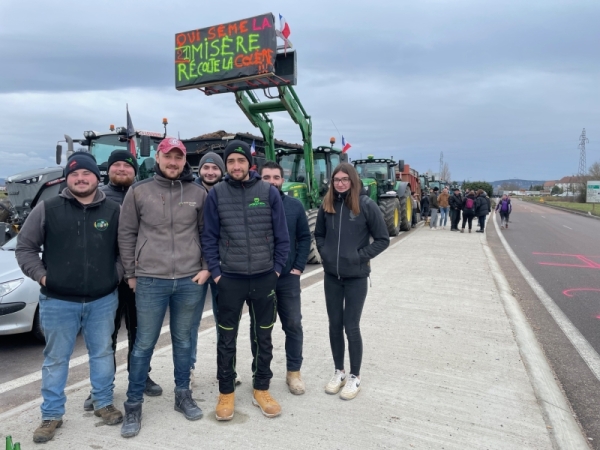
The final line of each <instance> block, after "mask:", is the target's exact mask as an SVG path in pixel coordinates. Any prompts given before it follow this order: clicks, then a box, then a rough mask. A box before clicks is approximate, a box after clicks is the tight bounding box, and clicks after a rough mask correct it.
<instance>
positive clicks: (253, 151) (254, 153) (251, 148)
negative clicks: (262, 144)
mask: <svg viewBox="0 0 600 450" xmlns="http://www.w3.org/2000/svg"><path fill="white" fill-rule="evenodd" d="M250 153H251V154H252V156H254V155H256V144H255V143H254V139H252V145H251V146H250Z"/></svg>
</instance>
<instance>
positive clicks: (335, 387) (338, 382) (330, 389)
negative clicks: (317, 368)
mask: <svg viewBox="0 0 600 450" xmlns="http://www.w3.org/2000/svg"><path fill="white" fill-rule="evenodd" d="M345 384H346V372H342V371H341V370H336V371H335V373H334V374H333V376H332V377H331V380H329V383H327V386H325V392H327V393H328V394H332V395H333V394H337V393H338V392H339V391H340V389H341V387H342V386H344V385H345Z"/></svg>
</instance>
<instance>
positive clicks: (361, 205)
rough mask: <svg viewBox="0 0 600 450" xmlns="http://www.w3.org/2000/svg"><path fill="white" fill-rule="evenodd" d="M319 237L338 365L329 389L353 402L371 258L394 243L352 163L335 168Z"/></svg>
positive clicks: (320, 217) (321, 211)
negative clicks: (347, 367) (346, 357)
mask: <svg viewBox="0 0 600 450" xmlns="http://www.w3.org/2000/svg"><path fill="white" fill-rule="evenodd" d="M371 238H373V242H372V243H370V239H371ZM315 239H316V241H317V249H318V250H319V253H320V254H321V258H322V259H323V270H324V271H325V302H326V305H327V315H328V316H329V343H330V345H331V353H332V354H333V362H334V364H335V373H334V375H333V377H332V378H331V380H330V381H329V383H327V386H325V392H327V393H328V394H337V393H338V392H339V391H340V389H341V388H342V387H343V389H342V392H341V393H340V397H341V398H342V399H344V400H351V399H353V398H354V397H356V395H357V394H358V392H359V391H360V365H361V362H362V353H363V345H362V337H361V335H360V316H361V314H362V309H363V305H364V304H365V299H366V297H367V278H368V276H369V274H370V273H371V265H370V260H371V259H373V258H375V257H376V256H377V255H379V254H380V253H381V252H382V251H384V250H385V249H386V248H387V246H388V245H389V243H390V240H389V235H388V231H387V227H386V225H385V222H384V220H383V215H382V214H381V211H380V210H379V207H378V206H377V205H376V204H375V202H373V200H371V199H370V198H369V197H368V196H367V194H366V192H364V190H363V188H362V183H361V181H360V179H359V178H358V174H357V173H356V170H355V169H354V167H353V166H352V165H351V164H348V163H341V164H340V165H339V166H337V167H336V168H335V170H334V171H333V176H332V178H331V185H330V186H329V191H328V192H327V194H326V195H325V198H324V199H323V204H322V205H321V208H320V209H319V214H318V216H317V224H316V226H315ZM344 331H345V332H346V337H347V338H348V352H349V354H350V374H349V375H348V376H347V375H346V371H345V370H344V351H345V342H344Z"/></svg>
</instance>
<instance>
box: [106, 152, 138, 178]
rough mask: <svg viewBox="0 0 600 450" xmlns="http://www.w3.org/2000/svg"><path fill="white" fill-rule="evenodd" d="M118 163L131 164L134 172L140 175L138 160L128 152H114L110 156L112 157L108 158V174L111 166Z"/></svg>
mask: <svg viewBox="0 0 600 450" xmlns="http://www.w3.org/2000/svg"><path fill="white" fill-rule="evenodd" d="M117 161H124V162H126V163H127V164H129V165H130V166H131V167H133V170H134V171H135V174H136V175H137V173H138V163H137V160H136V159H135V158H134V156H133V155H132V154H131V152H128V151H127V150H115V151H114V152H112V153H111V154H110V156H109V158H108V166H106V172H107V173H108V171H109V170H110V166H112V165H113V164H114V163H116V162H117Z"/></svg>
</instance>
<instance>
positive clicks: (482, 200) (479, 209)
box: [475, 189, 492, 233]
mask: <svg viewBox="0 0 600 450" xmlns="http://www.w3.org/2000/svg"><path fill="white" fill-rule="evenodd" d="M491 211H492V204H491V201H490V198H489V197H488V196H487V194H486V192H485V191H484V190H482V189H479V190H478V191H477V198H476V200H475V215H476V216H477V217H478V218H479V230H477V231H476V232H477V233H484V232H485V218H486V216H487V215H488V214H490V213H491Z"/></svg>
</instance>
